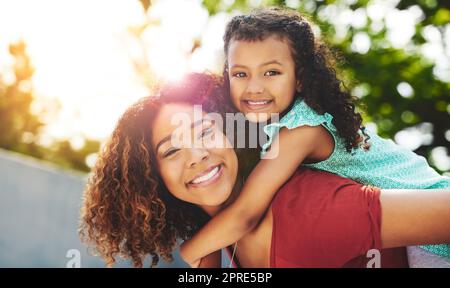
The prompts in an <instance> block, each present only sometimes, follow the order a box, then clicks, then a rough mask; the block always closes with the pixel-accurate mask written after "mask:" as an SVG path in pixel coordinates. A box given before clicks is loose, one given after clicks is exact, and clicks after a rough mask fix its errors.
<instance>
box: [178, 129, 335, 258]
mask: <svg viewBox="0 0 450 288" xmlns="http://www.w3.org/2000/svg"><path fill="white" fill-rule="evenodd" d="M324 130H325V129H324V128H323V127H321V126H316V127H311V126H301V127H298V128H295V129H292V130H288V129H282V130H281V131H280V133H279V135H278V141H274V143H273V144H272V147H271V148H270V150H269V151H268V155H267V156H268V157H267V158H266V159H262V160H261V161H260V162H259V163H258V165H257V166H256V167H255V169H254V170H253V171H252V173H251V174H250V176H249V178H248V180H247V181H246V183H245V185H244V187H243V189H242V191H241V194H240V195H239V197H238V198H237V199H236V200H235V202H234V203H232V204H231V205H230V206H229V207H227V208H226V209H224V210H223V211H221V212H220V213H219V214H218V215H216V216H215V217H213V218H212V219H211V220H210V221H209V222H208V223H207V224H206V225H205V226H204V227H203V228H202V229H201V230H200V231H199V232H198V233H196V234H195V235H194V237H193V238H191V239H190V240H188V241H185V242H184V243H183V244H182V246H181V249H180V254H181V256H182V258H183V259H184V260H185V261H186V262H187V263H190V264H193V263H195V262H197V263H198V260H199V259H200V258H201V257H204V256H205V255H208V254H209V253H212V252H214V251H217V250H219V249H222V248H224V247H226V246H228V245H231V244H233V243H234V242H236V241H238V240H239V239H240V238H242V236H244V235H245V234H246V233H248V232H249V231H251V230H252V229H253V228H254V227H255V226H256V224H257V223H258V222H259V220H260V218H261V217H262V215H263V214H264V212H265V211H266V210H267V208H268V207H269V205H270V203H271V201H272V199H273V196H274V195H275V193H276V192H277V191H278V189H280V188H281V186H282V185H283V184H284V183H285V182H286V181H287V180H288V179H289V178H290V177H291V176H292V174H293V173H294V172H295V170H296V169H297V167H298V166H299V165H300V164H301V163H302V161H303V160H304V159H305V158H307V157H309V156H310V155H315V154H318V153H315V152H316V151H318V150H321V149H322V147H323V145H324V144H323V143H326V142H327V140H328V139H324V138H326V137H329V135H327V134H325V133H327V132H324ZM194 265H195V264H194Z"/></svg>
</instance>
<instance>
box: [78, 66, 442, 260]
mask: <svg viewBox="0 0 450 288" xmlns="http://www.w3.org/2000/svg"><path fill="white" fill-rule="evenodd" d="M224 93H225V91H223V89H222V85H221V83H220V81H218V79H216V78H214V77H212V76H208V75H203V74H194V75H191V76H190V77H189V78H187V79H186V80H185V81H184V82H183V83H182V84H180V85H177V86H166V87H165V88H163V89H162V91H161V93H160V97H159V98H156V97H153V98H147V99H143V100H141V101H140V102H138V103H137V104H135V105H133V106H132V107H130V108H129V109H128V110H127V111H126V112H125V114H124V115H123V116H122V118H121V119H120V120H119V121H118V124H117V126H116V128H115V130H114V132H113V134H112V136H111V139H110V141H109V142H108V143H107V144H106V146H105V148H104V149H103V151H102V153H101V155H100V157H99V160H98V161H97V163H96V165H95V167H94V170H93V174H92V176H91V178H90V181H89V184H88V187H87V189H86V191H85V199H84V205H83V209H82V221H81V227H80V233H81V236H82V238H83V239H84V240H85V241H86V242H88V243H91V244H94V245H95V247H96V250H97V251H98V252H99V253H100V255H101V256H102V257H104V259H105V260H106V262H107V264H108V265H112V264H113V263H114V260H115V258H114V257H115V256H117V255H120V256H124V257H128V258H131V259H132V261H133V264H134V265H135V266H137V267H140V266H142V260H143V258H144V257H145V256H146V255H148V254H150V255H152V256H153V257H152V265H156V264H157V262H158V259H159V256H161V257H163V258H164V259H165V260H168V261H169V260H171V259H172V256H171V253H172V251H173V250H174V249H175V247H176V244H177V239H179V238H180V239H187V238H188V237H191V236H192V235H193V233H194V232H195V231H196V230H197V229H199V227H201V226H202V225H204V223H205V222H206V221H208V219H209V218H210V217H212V216H214V215H215V214H216V213H217V212H218V211H220V210H221V209H223V208H224V207H226V206H227V205H228V204H229V203H231V202H232V201H233V200H234V199H235V197H236V195H237V194H238V193H239V186H240V184H241V181H240V177H237V176H238V175H246V174H247V173H248V171H245V170H244V169H242V170H243V171H238V157H237V155H236V153H235V152H234V150H233V149H231V148H230V147H231V144H230V143H229V142H228V140H227V138H226V137H225V135H224V134H223V133H221V131H220V127H217V126H216V125H215V124H214V121H212V120H211V118H210V117H209V115H206V114H201V121H196V119H195V107H194V105H197V104H198V105H202V108H203V112H217V111H230V110H229V109H231V108H230V106H229V103H228V102H227V101H226V97H224ZM180 115H183V116H184V119H186V118H187V119H188V121H185V123H184V124H183V125H181V126H180V125H179V124H178V123H174V122H173V121H172V120H173V119H174V118H177V117H178V116H180ZM192 132H194V133H192ZM192 134H193V135H192ZM192 136H193V137H194V140H197V142H198V141H200V142H201V144H202V145H199V146H197V144H198V143H196V142H195V141H194V143H196V144H195V145H192ZM174 139H183V140H181V142H178V144H179V145H173V143H174V142H177V141H173V140H174ZM188 140H191V141H190V142H189V141H188ZM240 152H241V151H238V153H240ZM243 156H245V154H240V156H239V160H242V161H243V162H245V159H244V157H243ZM241 164H242V163H241ZM241 167H242V168H245V167H246V165H243V166H241ZM237 179H239V181H237ZM268 181H270V180H268ZM380 195H381V196H380ZM449 204H450V191H446V192H442V191H440V193H433V192H432V191H431V192H430V191H426V192H422V191H408V190H405V191H402V192H399V191H382V192H381V194H380V192H379V191H378V190H377V189H365V188H363V187H362V185H360V184H357V183H355V182H353V181H351V180H348V179H345V178H341V177H338V176H336V175H332V174H328V173H325V172H318V171H313V170H299V171H298V172H297V173H296V174H295V175H294V176H293V177H292V178H291V179H290V180H289V181H288V182H287V183H286V184H285V185H284V186H283V188H281V189H280V191H279V192H278V194H277V196H276V197H275V199H274V200H273V202H272V207H271V209H268V211H267V213H266V215H265V216H264V218H263V219H262V220H261V221H260V223H259V224H258V226H257V227H256V228H255V229H254V230H253V231H252V232H251V233H248V234H247V235H246V236H245V237H243V238H242V239H241V240H240V241H239V243H238V244H237V246H235V247H237V249H236V255H235V257H234V259H233V260H235V261H236V260H237V262H239V264H240V265H241V266H242V267H364V265H365V264H366V262H367V260H370V259H367V258H365V257H364V255H365V253H366V252H367V251H368V250H370V249H385V248H392V247H404V246H406V245H413V244H432V243H442V242H445V241H449V240H450V231H449V229H448V223H449V222H450V211H449V209H448V208H447V207H449ZM380 205H381V206H380ZM381 207H382V208H383V209H381ZM417 214H421V216H420V217H415V215H417ZM380 222H381V223H382V225H381V223H380ZM422 224H423V225H422ZM381 264H382V267H402V266H403V267H404V266H406V265H407V262H406V252H405V249H404V248H396V249H391V250H383V251H382V252H381ZM219 266H220V252H215V253H213V254H211V255H209V256H208V257H206V258H204V259H203V260H202V261H201V263H200V267H219Z"/></svg>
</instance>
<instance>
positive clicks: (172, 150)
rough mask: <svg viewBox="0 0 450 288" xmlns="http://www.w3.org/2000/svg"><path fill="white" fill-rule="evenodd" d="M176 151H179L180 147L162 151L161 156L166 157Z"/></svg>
mask: <svg viewBox="0 0 450 288" xmlns="http://www.w3.org/2000/svg"><path fill="white" fill-rule="evenodd" d="M178 151H180V149H170V150H169V151H167V152H166V153H164V155H163V157H164V158H167V157H169V156H172V155H174V154H175V153H177V152H178Z"/></svg>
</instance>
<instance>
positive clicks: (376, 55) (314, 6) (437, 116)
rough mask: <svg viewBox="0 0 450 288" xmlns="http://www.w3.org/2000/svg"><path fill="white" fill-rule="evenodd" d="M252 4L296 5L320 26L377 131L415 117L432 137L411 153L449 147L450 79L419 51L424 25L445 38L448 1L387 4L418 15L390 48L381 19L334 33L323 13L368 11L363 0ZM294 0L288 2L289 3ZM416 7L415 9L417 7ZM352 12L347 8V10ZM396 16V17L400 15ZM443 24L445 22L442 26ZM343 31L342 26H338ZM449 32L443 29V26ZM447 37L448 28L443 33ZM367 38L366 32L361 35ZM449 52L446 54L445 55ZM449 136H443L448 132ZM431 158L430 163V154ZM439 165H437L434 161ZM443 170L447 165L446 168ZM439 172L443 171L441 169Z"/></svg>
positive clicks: (234, 4)
mask: <svg viewBox="0 0 450 288" xmlns="http://www.w3.org/2000/svg"><path fill="white" fill-rule="evenodd" d="M257 2H258V1H247V0H236V1H214V0H204V1H203V3H204V6H205V7H206V8H207V9H208V11H209V12H210V13H211V14H214V13H217V12H220V11H228V12H230V11H234V10H240V11H243V12H246V11H249V10H251V8H255V7H254V6H253V7H252V6H251V5H252V3H257ZM259 2H261V4H260V5H257V6H271V5H277V6H286V5H291V6H297V7H292V8H294V9H297V10H298V11H300V12H302V13H304V14H306V15H309V16H310V17H311V19H312V20H313V22H314V23H316V24H317V27H318V28H319V29H320V34H321V38H322V40H324V41H325V42H327V43H328V44H329V45H330V46H331V47H332V49H333V50H334V51H335V52H336V54H337V55H338V56H339V59H340V60H341V61H340V64H341V65H340V66H339V71H340V74H341V78H342V79H343V80H344V82H345V84H346V86H347V87H348V88H349V89H351V90H352V91H353V92H355V93H354V94H357V96H359V98H360V100H361V101H360V102H361V103H363V107H364V110H363V112H364V118H365V122H373V123H376V124H377V128H378V133H379V134H380V135H381V136H383V137H389V138H394V136H395V135H396V133H397V132H398V131H401V130H403V129H405V128H408V127H413V126H415V125H418V124H420V123H424V122H427V123H431V124H432V127H433V129H432V135H433V141H432V142H431V143H423V145H421V146H420V147H419V148H418V149H416V150H415V152H416V153H418V154H421V155H423V156H426V157H430V154H431V151H432V150H433V148H435V147H438V146H441V147H446V148H449V147H450V145H449V141H448V139H446V137H445V133H447V135H448V134H449V133H450V132H448V131H450V84H449V83H448V82H446V81H444V80H443V79H439V78H438V77H437V76H436V75H435V72H434V71H435V68H436V67H435V66H436V65H435V64H436V63H433V61H430V60H429V59H426V58H425V57H424V56H423V55H422V53H421V52H420V51H421V47H422V45H424V44H425V43H426V39H425V38H424V31H425V30H426V29H430V28H432V29H433V31H438V33H439V34H440V35H439V37H440V38H441V41H442V42H443V41H444V37H445V34H444V31H445V26H446V25H450V24H449V23H450V10H449V6H450V2H448V1H445V0H442V1H440V0H419V1H417V0H399V1H398V3H397V5H396V7H392V9H398V10H402V11H404V10H407V9H415V10H414V11H422V19H421V20H420V21H418V23H416V25H415V32H414V35H413V36H412V39H411V41H410V42H409V44H408V45H407V46H406V47H402V48H395V47H394V46H395V45H391V43H390V42H389V41H388V28H387V25H386V20H385V19H383V20H382V21H381V26H380V25H379V27H378V28H377V29H374V28H373V25H374V24H373V21H372V19H371V18H370V17H366V23H364V25H355V26H356V27H355V26H353V25H348V26H347V27H346V28H345V29H344V30H346V31H345V33H341V34H342V35H341V36H340V37H337V34H338V32H339V29H342V28H343V27H342V26H340V25H339V24H336V23H335V22H334V19H333V18H331V19H330V18H329V17H328V18H327V17H325V16H324V15H326V13H325V12H326V9H328V10H330V9H334V10H335V11H336V10H338V11H340V12H339V13H344V11H346V10H347V12H348V11H351V12H354V11H356V10H358V9H359V10H358V11H359V12H362V13H363V14H366V15H367V10H366V8H367V5H368V3H370V2H371V1H368V0H353V1H349V0H322V1H314V0H302V1H259ZM292 3H293V4H292ZM417 8H418V9H417ZM348 15H349V17H352V15H354V14H352V13H348ZM399 21H401V20H399ZM447 29H448V28H447ZM341 32H342V31H341ZM447 33H448V32H447ZM357 35H359V36H360V35H366V36H368V38H369V39H370V46H369V47H368V50H367V51H364V52H365V53H358V52H355V51H354V49H352V42H353V41H354V39H355V38H354V37H355V36H357ZM447 37H448V34H447ZM366 38H367V37H366ZM448 56H449V55H446V57H448ZM400 83H403V85H405V84H406V86H408V85H409V87H411V88H412V92H413V94H412V95H411V96H410V97H402V96H401V95H400V94H399V92H398V89H397V88H398V85H399V84H400ZM448 137H449V136H447V138H448ZM429 160H430V163H431V164H433V161H432V159H431V158H429ZM435 168H438V169H439V167H435ZM447 171H448V170H447ZM442 172H443V171H442Z"/></svg>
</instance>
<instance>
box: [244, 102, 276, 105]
mask: <svg viewBox="0 0 450 288" xmlns="http://www.w3.org/2000/svg"><path fill="white" fill-rule="evenodd" d="M247 102H248V104H250V105H265V104H269V102H270V101H247Z"/></svg>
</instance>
